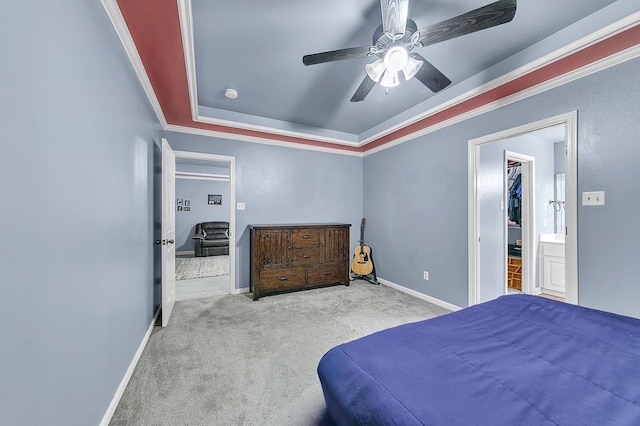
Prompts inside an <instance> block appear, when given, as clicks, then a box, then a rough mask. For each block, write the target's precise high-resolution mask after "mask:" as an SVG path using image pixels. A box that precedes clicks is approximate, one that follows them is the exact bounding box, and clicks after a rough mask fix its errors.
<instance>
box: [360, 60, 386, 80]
mask: <svg viewBox="0 0 640 426" xmlns="http://www.w3.org/2000/svg"><path fill="white" fill-rule="evenodd" d="M364 69H365V71H367V75H368V76H369V78H371V80H373V81H375V82H376V83H377V82H379V81H380V78H381V77H382V74H384V70H385V68H384V61H383V60H382V59H378V60H376V61H375V62H372V63H370V64H367V65H365V66H364Z"/></svg>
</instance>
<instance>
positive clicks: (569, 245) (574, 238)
mask: <svg viewBox="0 0 640 426" xmlns="http://www.w3.org/2000/svg"><path fill="white" fill-rule="evenodd" d="M559 124H564V125H565V195H566V204H565V219H566V223H565V261H566V270H565V283H566V293H565V301H566V302H568V303H573V304H578V302H579V298H578V296H579V295H578V152H577V145H578V112H577V111H571V112H569V113H566V114H561V115H557V116H555V117H550V118H547V119H544V120H539V121H536V122H533V123H529V124H525V125H522V126H518V127H514V128H511V129H507V130H503V131H501V132H496V133H492V134H490V135H486V136H482V137H479V138H475V139H471V140H469V143H468V209H469V210H468V228H469V233H468V268H469V276H468V281H469V283H468V290H469V295H468V296H469V299H468V304H469V306H471V305H475V304H477V303H478V301H479V299H478V296H479V288H478V287H479V284H480V283H479V267H480V262H479V260H480V259H479V256H480V250H479V237H480V223H479V216H480V215H479V205H478V188H477V182H478V169H479V157H480V156H479V151H480V147H481V146H482V145H484V144H487V143H491V142H496V141H499V140H502V139H508V138H513V137H515V136H519V135H522V134H525V133H530V132H532V131H535V130H540V129H544V128H546V127H552V126H556V125H559Z"/></svg>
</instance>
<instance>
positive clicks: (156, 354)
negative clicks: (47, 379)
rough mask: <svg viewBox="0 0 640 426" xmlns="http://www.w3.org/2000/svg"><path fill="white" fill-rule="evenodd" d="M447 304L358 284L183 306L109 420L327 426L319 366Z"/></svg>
mask: <svg viewBox="0 0 640 426" xmlns="http://www.w3.org/2000/svg"><path fill="white" fill-rule="evenodd" d="M445 312H447V311H446V310H444V309H442V308H440V307H437V306H435V305H432V304H430V303H427V302H424V301H422V300H419V299H416V298H414V297H411V296H408V295H406V294H404V293H400V292H398V291H396V290H394V289H391V288H389V287H386V286H384V285H371V284H368V283H366V282H364V281H355V282H353V283H352V285H351V286H349V287H345V286H338V287H328V288H322V289H317V290H308V291H301V292H297V293H289V294H282V295H276V296H267V297H263V298H261V299H260V300H259V301H257V302H254V301H252V300H251V299H250V298H249V297H248V295H247V294H240V295H226V296H219V297H211V298H207V299H197V300H188V301H182V302H177V303H176V305H175V308H174V313H173V316H172V317H171V321H170V322H169V326H168V327H166V328H156V329H155V330H154V331H153V333H152V335H151V338H150V340H149V343H148V345H147V347H146V348H145V350H144V353H143V354H142V357H141V359H140V362H139V363H138V366H137V368H136V370H135V372H134V373H133V377H132V378H131V381H130V382H129V386H128V387H127V389H126V391H125V392H124V395H123V397H122V400H121V401H120V404H119V406H118V408H117V410H116V413H115V415H114V417H113V419H112V421H111V425H136V426H146V425H161V426H162V425H191V426H195V425H203V426H204V425H208V426H212V425H213V426H216V425H221V426H233V425H239V426H240V425H247V426H249V425H251V426H256V425H258V426H259V425H274V426H276V425H277V426H287V425H290V426H294V425H295V426H301V425H303V426H310V425H316V426H318V425H327V424H330V422H329V421H328V420H327V419H326V417H325V404H324V398H323V396H322V389H321V387H320V382H319V380H318V376H317V374H316V368H317V366H318V362H319V361H320V358H321V357H322V355H324V354H325V353H326V352H327V351H328V350H329V349H330V348H332V347H333V346H335V345H338V344H340V343H343V342H347V341H350V340H353V339H356V338H358V337H361V336H364V335H367V334H370V333H373V332H375V331H378V330H382V329H385V328H389V327H393V326H396V325H399V324H404V323H407V322H413V321H419V320H422V319H425V318H429V317H434V316H437V315H441V314H443V313H445Z"/></svg>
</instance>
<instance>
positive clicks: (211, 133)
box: [164, 124, 363, 157]
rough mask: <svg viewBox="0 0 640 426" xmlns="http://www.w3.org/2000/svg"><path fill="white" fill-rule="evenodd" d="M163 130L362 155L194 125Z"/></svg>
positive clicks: (167, 127)
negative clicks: (199, 127) (200, 127)
mask: <svg viewBox="0 0 640 426" xmlns="http://www.w3.org/2000/svg"><path fill="white" fill-rule="evenodd" d="M164 130H166V131H169V132H177V133H186V134H191V135H198V136H208V137H212V138H220V139H229V140H236V141H240V142H251V143H259V144H263V145H273V146H280V147H284V148H295V149H305V150H308V151H318V152H326V153H329V154H341V155H350V156H353V157H363V153H362V152H359V151H347V150H345V149H339V148H328V147H324V146H315V145H308V144H302V143H292V142H283V141H278V140H274V139H265V138H259V137H255V136H246V135H239V134H233V133H226V132H218V131H215V130H207V129H198V128H195V127H187V126H176V125H174V124H167V125H166V126H164Z"/></svg>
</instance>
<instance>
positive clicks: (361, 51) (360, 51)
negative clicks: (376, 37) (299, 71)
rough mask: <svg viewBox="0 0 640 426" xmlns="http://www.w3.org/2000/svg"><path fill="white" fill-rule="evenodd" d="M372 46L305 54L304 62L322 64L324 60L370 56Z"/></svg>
mask: <svg viewBox="0 0 640 426" xmlns="http://www.w3.org/2000/svg"><path fill="white" fill-rule="evenodd" d="M369 50H370V47H369V46H366V47H364V46H363V47H351V48H348V49H340V50H332V51H330V52H322V53H313V54H311V55H304V56H303V57H302V63H303V64H305V65H315V64H321V63H323V62H333V61H341V60H343V59H355V58H365V57H367V56H369Z"/></svg>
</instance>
